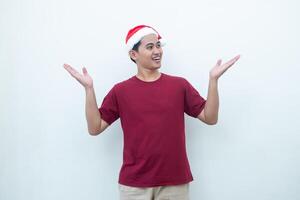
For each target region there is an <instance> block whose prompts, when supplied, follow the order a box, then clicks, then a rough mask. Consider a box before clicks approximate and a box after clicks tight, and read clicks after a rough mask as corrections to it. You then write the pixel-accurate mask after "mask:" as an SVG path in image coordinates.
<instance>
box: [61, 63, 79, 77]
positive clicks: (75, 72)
mask: <svg viewBox="0 0 300 200" xmlns="http://www.w3.org/2000/svg"><path fill="white" fill-rule="evenodd" d="M64 68H65V69H66V70H67V71H68V72H69V73H70V74H71V75H75V74H78V72H77V71H76V70H75V69H74V68H73V67H71V65H68V64H64Z"/></svg>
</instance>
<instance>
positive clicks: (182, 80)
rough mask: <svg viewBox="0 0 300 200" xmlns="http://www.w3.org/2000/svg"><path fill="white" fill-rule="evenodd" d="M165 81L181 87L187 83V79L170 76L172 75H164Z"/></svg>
mask: <svg viewBox="0 0 300 200" xmlns="http://www.w3.org/2000/svg"><path fill="white" fill-rule="evenodd" d="M164 76H165V77H166V79H168V80H169V81H172V82H173V83H178V84H181V85H186V84H187V83H188V81H187V79H186V78H184V77H182V76H177V75H172V74H164Z"/></svg>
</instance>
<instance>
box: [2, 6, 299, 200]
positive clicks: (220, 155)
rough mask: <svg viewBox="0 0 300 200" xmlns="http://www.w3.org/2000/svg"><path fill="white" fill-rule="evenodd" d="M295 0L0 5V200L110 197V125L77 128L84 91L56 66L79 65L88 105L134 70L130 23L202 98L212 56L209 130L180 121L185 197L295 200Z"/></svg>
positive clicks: (118, 143) (116, 130) (118, 155)
mask: <svg viewBox="0 0 300 200" xmlns="http://www.w3.org/2000/svg"><path fill="white" fill-rule="evenodd" d="M299 7H300V4H299V2H297V1H296V0H286V1H283V0H282V1H279V0H277V1H276V0H275V1H270V0H266V1H258V0H247V1H241V0H239V1H238V0H227V1H221V0H213V1H199V0H197V1H196V0H195V1H191V0H186V1H171V0H169V1H157V0H154V1H141V0H137V1H116V0H110V1H91V0H86V1H71V0H52V1H50V0H49V1H45V0H44V1H42V0H40V1H37V0H27V1H21V0H18V1H17V0H12V1H9V0H1V1H0V81H1V84H0V95H1V98H0V109H1V110H0V113H1V115H0V120H1V121H0V199H1V200H21V199H22V200H53V199H56V200H59V199H72V200H82V199H89V200H100V199H109V200H110V199H112V200H114V199H118V195H119V193H118V187H117V181H118V175H119V170H120V167H121V164H122V148H123V136H122V130H121V127H120V121H119V120H118V121H116V122H115V123H114V124H113V125H112V126H110V127H109V128H108V129H107V130H106V131H105V132H104V133H103V134H101V135H99V136H97V137H93V136H90V135H89V134H88V132H87V125H86V121H85V120H86V119H85V110H84V106H85V92H84V89H83V87H82V86H81V85H80V84H79V83H78V82H77V81H76V80H75V79H73V78H72V77H71V76H70V75H69V74H68V73H67V71H65V69H64V68H63V67H62V65H63V63H69V64H71V65H72V66H74V67H75V68H76V69H77V70H80V71H81V67H83V66H85V67H86V68H87V70H88V72H89V73H90V74H91V76H92V78H93V80H94V85H95V92H96V96H97V103H98V105H99V104H100V103H101V102H102V100H103V97H104V96H105V95H106V94H107V92H108V91H109V89H111V87H112V86H113V84H115V83H117V82H120V81H122V80H125V79H127V78H129V77H131V76H133V75H135V74H136V66H135V64H134V63H132V62H131V60H130V59H129V57H128V55H127V52H126V50H125V49H126V48H125V46H124V42H125V36H126V34H127V31H128V30H129V29H130V28H131V27H133V26H135V25H138V24H148V25H151V26H153V27H155V28H156V29H157V30H158V31H159V32H160V33H161V35H162V37H163V38H164V39H165V41H166V42H167V45H166V46H165V47H164V58H163V64H162V67H161V70H160V71H161V72H164V73H167V74H171V75H177V76H182V77H185V78H186V79H187V80H188V81H189V82H190V83H192V85H193V86H194V87H195V88H196V89H197V90H198V91H199V93H200V94H201V95H202V96H204V97H205V98H206V94H207V86H208V73H209V70H210V69H211V68H212V67H213V66H214V64H215V63H216V62H217V60H218V59H219V58H221V59H223V60H224V61H227V60H229V59H231V58H232V57H234V56H235V55H237V54H241V55H242V56H241V58H240V60H239V61H238V62H237V63H236V64H235V65H234V66H233V67H232V68H230V69H229V70H228V71H227V72H226V73H225V74H224V75H223V76H222V77H221V79H220V80H219V95H220V113H219V122H218V124H217V125H215V126H208V125H205V124H203V123H202V122H201V121H199V120H198V119H194V118H191V117H189V116H187V115H186V138H187V150H188V156H189V160H190V165H191V170H192V173H193V176H194V181H193V182H192V183H191V187H190V194H191V200H197V199H201V200H219V199H222V200H240V199H243V200H253V199H255V200H282V199H288V200H296V199H300V192H299V188H300V173H299V168H300V150H299V145H300V136H299V133H300V128H299V127H300V126H299V118H300V114H299V108H298V107H299V102H300V89H299V82H300V81H299V75H298V73H299V64H298V63H299V62H298V57H299V52H300V51H299V50H300V47H299V44H300V42H299V41H300V40H299V35H300V27H299V24H300V23H299V19H300V14H299Z"/></svg>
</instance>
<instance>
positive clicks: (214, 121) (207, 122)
mask: <svg viewBox="0 0 300 200" xmlns="http://www.w3.org/2000/svg"><path fill="white" fill-rule="evenodd" d="M217 123H218V119H215V120H210V121H206V124H207V125H216V124H217Z"/></svg>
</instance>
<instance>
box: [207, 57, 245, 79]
mask: <svg viewBox="0 0 300 200" xmlns="http://www.w3.org/2000/svg"><path fill="white" fill-rule="evenodd" d="M239 58H240V55H237V56H236V57H234V58H232V59H231V60H229V61H228V62H226V63H224V64H222V60H218V62H217V64H216V65H215V66H214V67H213V68H212V70H211V71H210V77H211V78H213V79H218V78H220V76H222V74H223V73H224V72H225V71H226V70H227V69H229V68H230V67H231V66H232V65H233V64H234V63H235V62H236V61H237V60H238V59H239Z"/></svg>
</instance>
